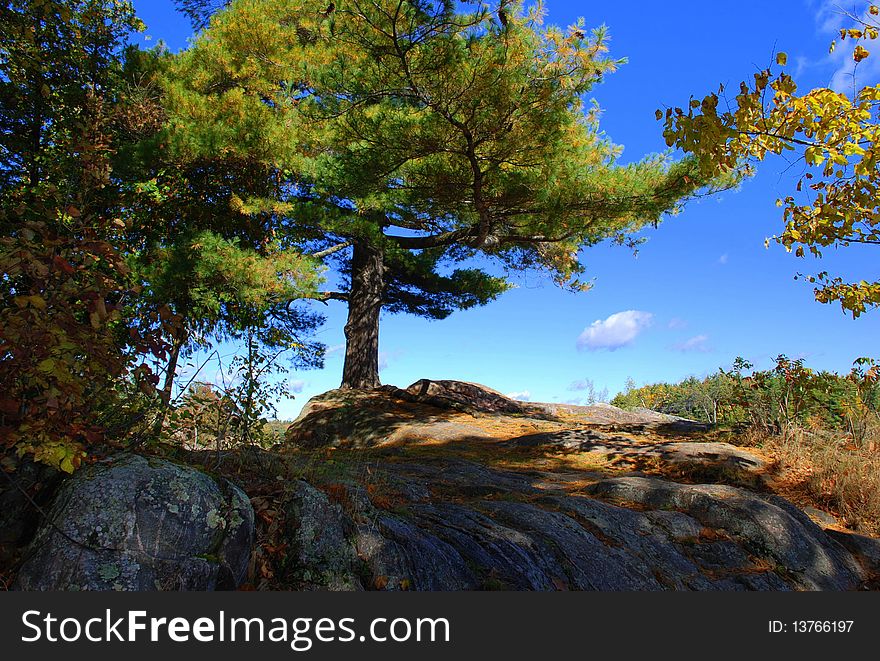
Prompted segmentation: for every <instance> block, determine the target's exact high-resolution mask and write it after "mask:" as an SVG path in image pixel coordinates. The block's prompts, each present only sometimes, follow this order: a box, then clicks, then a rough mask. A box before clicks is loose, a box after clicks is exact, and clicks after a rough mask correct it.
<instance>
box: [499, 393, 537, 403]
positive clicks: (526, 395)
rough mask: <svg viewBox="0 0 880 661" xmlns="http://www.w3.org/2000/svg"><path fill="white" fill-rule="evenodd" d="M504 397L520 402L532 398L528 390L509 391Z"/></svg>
mask: <svg viewBox="0 0 880 661" xmlns="http://www.w3.org/2000/svg"><path fill="white" fill-rule="evenodd" d="M505 397H509V398H510V399H516V400H519V401H520V402H528V401H531V399H532V393H530V392H529V391H528V390H522V391H520V392H509V393H507V394H506V395H505Z"/></svg>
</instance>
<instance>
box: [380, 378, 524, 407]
mask: <svg viewBox="0 0 880 661" xmlns="http://www.w3.org/2000/svg"><path fill="white" fill-rule="evenodd" d="M397 394H398V395H399V396H401V397H403V398H405V399H409V400H410V401H416V402H419V403H422V404H430V405H432V406H436V407H438V408H442V409H456V410H460V411H464V412H467V413H519V414H523V413H528V412H529V411H531V410H532V409H533V408H534V407H533V406H530V405H528V404H525V403H523V402H518V401H516V400H514V399H511V398H510V397H507V396H505V395H502V394H501V393H500V392H498V391H497V390H492V389H491V388H489V387H487V386H483V385H480V384H479V383H469V382H467V381H447V380H442V381H434V380H432V379H420V380H419V381H416V382H415V383H413V384H412V385H411V386H409V387H408V388H406V390H404V391H403V392H402V393H397Z"/></svg>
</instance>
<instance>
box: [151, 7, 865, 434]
mask: <svg viewBox="0 0 880 661" xmlns="http://www.w3.org/2000/svg"><path fill="white" fill-rule="evenodd" d="M836 4H838V5H840V6H842V7H844V8H845V9H848V10H856V11H858V10H860V9H861V8H862V7H863V4H862V3H851V2H849V3H848V2H843V1H842V2H838V3H836ZM135 6H136V7H137V9H138V11H139V14H140V16H141V18H142V19H143V20H144V21H145V22H146V23H147V26H148V30H147V33H146V34H147V35H149V36H150V37H151V42H150V43H155V42H156V41H158V40H160V39H161V40H163V41H165V42H166V43H167V44H168V45H169V47H170V48H171V49H172V50H178V49H180V48H183V47H185V45H186V40H187V38H188V37H189V36H190V29H189V24H188V22H187V20H186V19H185V18H184V17H182V16H181V15H179V14H176V13H175V12H174V9H173V5H172V2H171V0H135ZM545 7H546V9H547V11H548V15H547V22H548V23H555V24H559V25H563V26H564V25H569V24H571V23H574V22H575V20H576V19H577V17H578V16H584V18H585V19H586V23H587V25H588V26H596V25H600V24H602V23H604V24H606V25H607V26H608V27H609V29H610V33H611V37H612V40H611V54H612V55H613V56H615V57H626V58H628V63H627V64H626V65H624V66H623V67H621V69H620V70H619V71H618V72H617V73H615V74H613V75H611V76H608V77H607V78H606V81H605V82H604V83H603V84H602V85H600V86H598V87H597V88H595V90H594V93H593V96H594V98H595V99H596V100H597V101H598V102H599V104H600V105H601V106H602V108H603V111H604V114H603V117H602V122H601V124H602V127H603V129H604V130H605V132H606V133H607V134H608V135H609V136H610V137H611V138H612V139H613V140H614V141H615V142H616V143H617V144H621V145H623V146H624V147H625V151H624V155H623V157H622V161H624V162H626V161H629V160H639V159H640V158H641V157H642V156H643V155H645V154H648V153H652V152H658V151H663V150H664V149H665V144H664V142H663V138H662V135H661V133H662V130H661V126H660V123H659V122H657V121H655V119H654V112H655V110H656V109H658V108H665V107H666V106H676V105H684V104H685V103H687V100H688V98H689V97H690V96H691V95H694V96H697V97H702V96H703V95H705V94H707V93H709V92H711V91H715V90H716V89H717V88H718V85H719V83H724V84H725V85H726V86H727V87H728V88H734V89H735V88H736V86H738V83H739V81H741V80H744V79H746V78H748V77H750V76H751V75H752V73H754V72H755V71H757V70H760V69H763V68H765V67H767V66H769V65H770V64H771V63H772V62H774V60H775V53H776V52H777V51H785V52H786V53H788V55H789V67H788V70H789V71H790V72H791V73H792V74H793V75H795V79H796V80H797V81H798V83H799V85H800V86H801V88H803V89H808V88H811V87H819V86H829V85H832V86H834V87H836V88H839V89H841V90H845V89H847V87H849V86H851V85H852V78H851V75H850V74H851V71H850V67H849V65H848V64H847V52H846V49H845V48H838V49H837V50H836V51H835V53H834V54H833V55H829V53H828V46H829V43H830V41H831V39H833V38H834V31H835V28H836V27H838V26H839V24H840V23H841V22H843V21H844V19H843V17H842V16H841V15H840V13H839V11H838V10H836V9H835V3H832V2H828V1H827V0H823V1H820V0H778V1H776V0H774V1H772V2H767V1H766V0H763V1H755V0H741V1H740V2H737V3H711V2H704V1H700V2H680V1H675V0H668V1H667V2H663V3H660V2H650V3H648V2H637V3H634V2H629V3H626V2H601V3H599V2H589V3H587V2H573V1H571V0H547V2H546V3H545ZM878 79H880V57H876V58H869V59H868V60H866V61H865V62H864V63H863V64H862V65H860V68H859V70H858V82H859V83H860V84H867V83H874V82H877V80H878ZM800 171H801V168H800V166H799V164H795V165H794V166H793V167H790V165H789V164H788V163H787V162H785V161H783V160H781V159H779V160H771V161H767V162H765V163H763V164H761V165H760V166H759V168H758V174H757V176H756V177H754V178H753V179H750V180H749V181H747V182H745V183H744V184H743V186H742V187H741V189H740V190H739V191H732V192H727V193H724V194H722V195H719V196H715V197H713V198H710V199H706V200H702V201H699V202H695V203H691V204H689V205H688V206H687V207H686V208H685V210H684V212H683V213H682V214H680V215H678V216H676V217H674V218H670V219H668V220H667V221H666V222H664V223H663V224H661V225H660V227H659V229H657V230H651V231H650V232H648V233H647V236H648V237H649V240H648V242H647V243H646V244H645V245H644V246H642V248H641V250H640V251H639V254H638V256H637V257H634V256H633V255H632V253H631V252H630V251H628V250H627V249H625V248H620V247H615V246H598V247H595V248H591V249H589V250H588V251H587V252H585V254H584V262H585V263H586V264H587V267H588V273H587V276H588V277H589V278H592V279H594V280H595V286H594V288H593V289H592V290H591V291H589V292H587V293H582V294H570V293H566V292H563V291H561V290H559V289H556V288H555V287H554V286H553V284H552V283H551V282H549V280H546V279H544V278H541V277H539V276H537V275H535V274H529V275H527V276H524V277H522V278H520V279H518V280H517V281H516V282H517V285H518V287H517V288H516V289H514V290H513V291H511V292H509V293H507V294H505V295H504V296H502V298H501V299H499V300H498V301H496V302H494V303H491V304H489V305H488V306H486V307H484V308H480V309H476V310H468V311H464V312H457V313H454V314H453V315H452V316H451V317H449V318H448V319H445V320H442V321H435V322H429V321H425V320H423V319H419V318H415V317H406V316H400V315H385V316H383V319H382V325H381V337H380V343H381V344H380V359H381V362H382V364H383V367H382V370H381V377H382V381H383V383H392V384H395V385H398V386H402V387H405V386H407V385H409V384H410V383H412V382H413V381H416V380H418V379H420V378H434V379H444V378H448V379H459V380H464V381H475V382H479V383H483V384H485V385H488V386H490V387H492V388H495V389H497V390H500V391H502V392H504V393H509V394H514V393H515V394H516V396H518V397H520V398H523V399H530V400H531V401H545V402H572V403H580V402H582V401H583V398H584V397H585V391H584V390H583V387H584V385H585V381H586V380H590V381H592V383H593V384H595V387H596V390H602V389H603V388H607V389H608V391H609V392H610V394H611V396H613V395H614V393H616V392H617V391H619V390H621V389H623V387H624V383H625V381H626V379H627V377H631V378H633V379H634V380H635V381H636V382H637V383H638V384H642V383H647V382H656V381H661V380H663V381H673V380H679V379H681V378H684V377H686V376H688V375H697V376H701V375H705V374H707V373H710V372H713V371H715V370H716V369H717V368H718V367H729V366H730V364H731V363H732V362H733V360H734V358H735V357H736V356H744V357H746V358H748V359H750V360H751V361H752V362H754V363H755V364H756V365H757V366H759V367H767V366H769V365H770V364H771V362H772V358H773V357H775V356H776V355H777V354H780V353H785V354H787V355H789V356H791V357H804V358H805V359H806V361H807V364H808V365H810V366H812V367H815V368H819V369H829V370H835V371H838V372H846V371H848V370H849V368H850V366H851V364H852V361H853V360H854V359H855V358H857V357H859V356H865V355H869V356H875V357H880V351H878V348H877V339H878V338H880V312H873V313H871V312H869V313H867V314H866V315H863V316H862V317H861V318H859V319H857V320H853V319H852V318H851V317H850V316H849V315H846V314H844V313H843V312H842V311H841V309H840V307H839V306H838V305H836V304H834V305H822V304H819V303H816V302H815V301H814V299H813V293H812V289H811V287H810V286H809V285H808V284H806V283H804V282H803V281H795V280H794V275H795V274H796V273H797V272H798V271H800V272H803V273H815V272H818V271H820V270H828V271H830V272H831V273H835V274H840V275H842V276H844V277H854V278H856V279H867V280H875V279H877V277H878V275H880V274H878V272H877V263H878V259H877V258H878V256H880V254H878V252H877V249H876V248H873V249H872V248H870V247H867V248H864V247H850V248H846V249H843V250H840V251H836V252H835V251H833V250H829V251H828V252H827V253H826V255H825V257H824V258H823V259H822V260H821V261H815V260H808V259H796V258H795V257H793V256H792V255H790V254H787V253H786V252H785V250H784V249H783V248H782V247H781V246H778V245H777V244H775V243H771V245H770V247H769V249H767V248H765V247H764V240H765V238H767V237H769V236H772V235H774V234H775V233H778V232H780V231H781V230H782V220H781V213H780V211H781V210H780V209H778V208H777V207H776V204H775V202H776V199H777V198H779V197H784V196H785V195H787V194H788V193H789V191H791V190H792V189H793V186H794V182H795V181H796V178H797V175H798V174H799V173H800ZM321 308H322V311H324V312H326V313H327V322H326V324H325V325H324V326H323V327H322V328H321V330H320V331H319V335H318V338H319V339H320V340H321V341H323V342H325V343H326V344H327V346H328V348H329V351H328V357H327V360H326V366H325V368H324V369H323V370H317V371H308V372H299V373H291V374H290V375H289V385H290V391H291V392H290V394H291V397H290V398H285V399H282V400H280V401H279V402H278V409H279V417H281V418H290V417H294V416H295V415H296V414H297V413H298V412H299V409H300V408H301V407H302V405H303V404H304V403H305V402H306V401H307V400H308V398H309V397H311V396H313V395H315V394H318V393H321V392H324V391H326V390H329V389H331V388H334V387H336V386H338V384H339V380H340V378H341V373H342V357H343V355H342V344H343V341H344V337H343V326H344V324H345V309H344V307H343V305H342V304H331V305H330V306H328V307H326V308H324V307H323V306H321ZM222 352H223V354H224V355H225V356H227V359H228V356H229V354H230V353H233V352H234V347H223V348H222ZM199 358H200V357H199V356H196V357H194V359H193V361H192V362H193V363H194V364H197V363H198V362H199ZM187 369H189V370H190V371H191V370H192V368H187ZM216 372H217V366H216V365H214V364H210V365H208V366H206V367H205V369H204V370H203V371H202V373H201V374H200V376H206V377H209V378H211V377H215V376H216Z"/></svg>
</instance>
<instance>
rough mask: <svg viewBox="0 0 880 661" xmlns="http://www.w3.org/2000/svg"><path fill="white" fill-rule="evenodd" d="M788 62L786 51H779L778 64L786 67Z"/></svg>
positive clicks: (777, 55)
mask: <svg viewBox="0 0 880 661" xmlns="http://www.w3.org/2000/svg"><path fill="white" fill-rule="evenodd" d="M787 63H788V55H786V54H785V53H777V54H776V64H778V65H779V66H781V67H784V66H785V65H786V64H787Z"/></svg>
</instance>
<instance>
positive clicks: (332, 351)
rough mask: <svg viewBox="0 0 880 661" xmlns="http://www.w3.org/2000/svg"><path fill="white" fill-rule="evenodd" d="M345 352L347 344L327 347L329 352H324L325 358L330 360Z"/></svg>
mask: <svg viewBox="0 0 880 661" xmlns="http://www.w3.org/2000/svg"><path fill="white" fill-rule="evenodd" d="M344 350H345V344H333V345H330V346H329V347H327V350H326V351H325V352H324V357H325V358H329V357H330V356H335V355H336V354H337V353H342V352H343V351H344Z"/></svg>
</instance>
